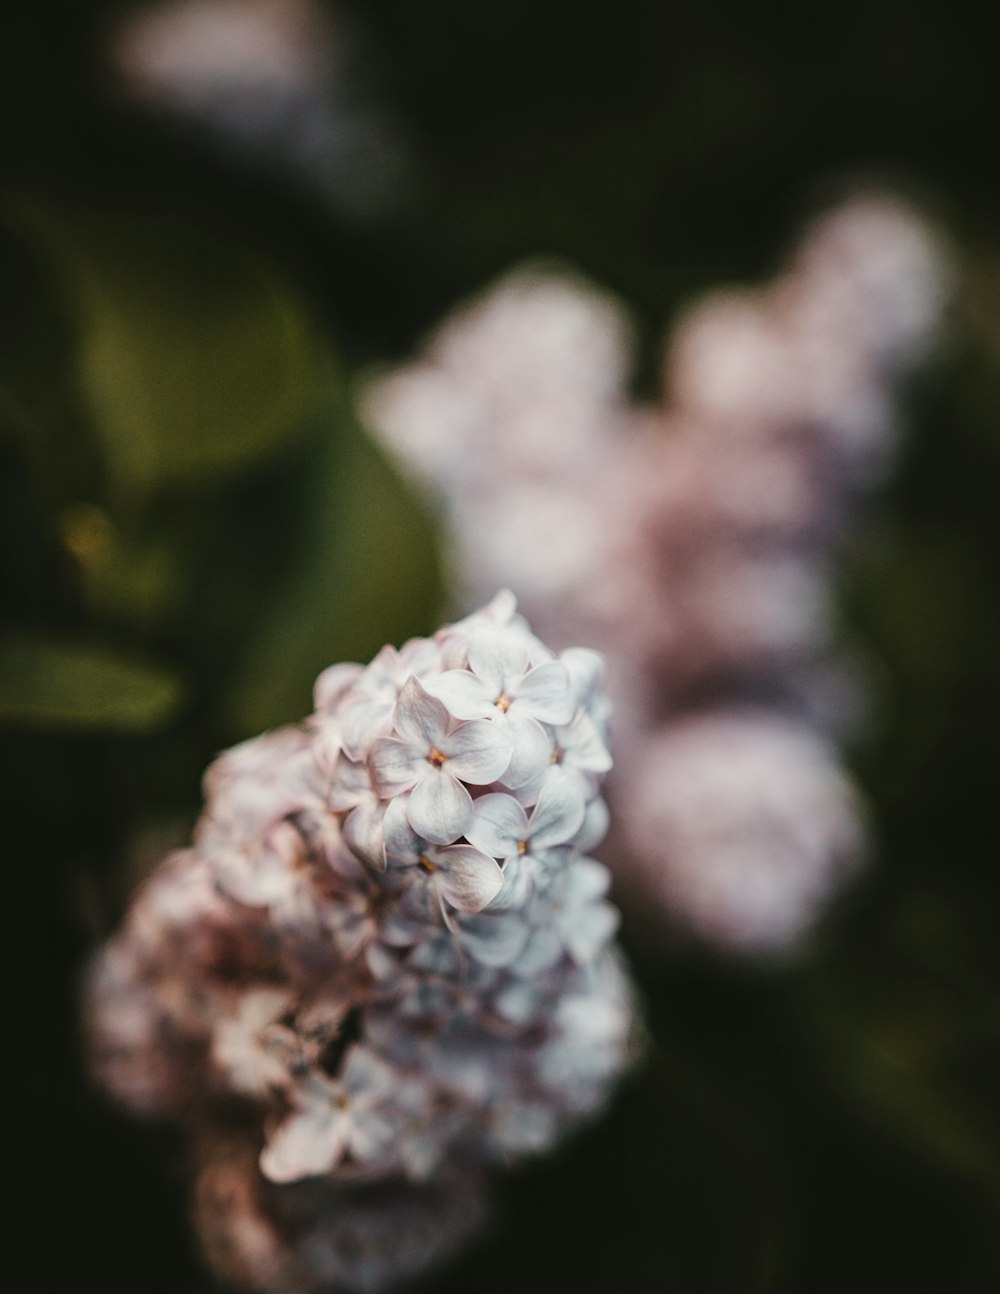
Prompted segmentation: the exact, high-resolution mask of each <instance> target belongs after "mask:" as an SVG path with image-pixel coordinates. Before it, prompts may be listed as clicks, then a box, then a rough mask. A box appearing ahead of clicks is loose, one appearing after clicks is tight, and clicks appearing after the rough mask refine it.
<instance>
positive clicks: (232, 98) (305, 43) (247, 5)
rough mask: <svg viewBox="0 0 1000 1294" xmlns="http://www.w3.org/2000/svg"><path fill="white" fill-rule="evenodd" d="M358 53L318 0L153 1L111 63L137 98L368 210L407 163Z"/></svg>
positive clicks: (114, 47)
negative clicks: (369, 88) (367, 86)
mask: <svg viewBox="0 0 1000 1294" xmlns="http://www.w3.org/2000/svg"><path fill="white" fill-rule="evenodd" d="M356 46H357V41H356V39H355V38H354V36H353V34H352V32H351V31H350V30H349V28H348V24H347V23H345V22H344V21H343V20H339V19H336V20H335V19H334V17H333V15H332V13H331V10H330V8H329V7H328V6H324V5H322V4H320V3H318V2H317V0H158V2H154V3H152V4H147V5H143V6H141V7H138V8H134V9H132V10H130V11H128V12H127V13H126V14H125V15H124V16H123V17H122V19H121V20H120V22H119V23H118V25H117V26H116V27H114V28H113V29H112V31H111V33H110V35H109V59H110V62H111V64H112V67H113V69H114V71H115V73H116V74H117V78H116V79H117V82H118V86H119V88H120V89H121V90H123V91H124V92H125V93H126V94H127V95H128V96H130V97H131V98H133V99H135V100H138V101H139V102H142V103H144V104H146V105H148V106H149V107H151V108H153V109H155V110H158V111H160V112H162V113H166V114H168V115H170V116H174V117H177V118H179V119H180V120H183V121H188V122H191V123H194V124H195V125H196V126H198V127H200V128H201V129H203V130H204V131H205V132H206V133H207V134H208V135H209V136H211V137H213V138H214V139H215V140H217V141H218V142H219V143H221V144H222V145H223V146H224V147H227V148H229V149H231V150H233V151H234V152H236V153H237V154H240V155H242V156H244V157H247V158H250V159H252V160H256V161H259V162H262V163H264V164H265V165H267V166H268V167H270V168H273V169H285V170H288V171H291V172H292V173H293V175H294V177H295V179H296V180H297V181H298V182H299V183H302V184H304V185H307V186H308V187H309V188H311V189H313V190H316V191H318V192H319V193H321V194H322V195H323V196H325V197H327V198H328V199H329V200H330V201H331V202H332V203H334V204H335V205H337V206H339V207H343V208H347V209H348V210H350V211H351V212H352V213H355V214H371V213H372V211H377V210H378V209H380V207H381V206H382V205H383V204H384V202H385V200H386V198H387V196H389V195H390V194H391V193H392V191H393V190H394V188H396V187H397V186H398V184H399V181H400V178H401V175H402V157H401V152H400V147H399V143H398V140H397V139H395V138H394V135H393V133H392V131H391V130H389V128H388V127H387V124H386V122H385V121H384V120H383V119H382V117H381V114H380V112H379V111H378V110H377V109H376V107H375V104H374V100H373V98H372V96H370V95H367V94H366V91H365V86H364V74H363V71H362V70H361V68H360V67H359V64H360V62H361V59H360V57H359V51H358V50H357V48H356Z"/></svg>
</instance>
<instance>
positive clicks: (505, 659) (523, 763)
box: [431, 632, 577, 787]
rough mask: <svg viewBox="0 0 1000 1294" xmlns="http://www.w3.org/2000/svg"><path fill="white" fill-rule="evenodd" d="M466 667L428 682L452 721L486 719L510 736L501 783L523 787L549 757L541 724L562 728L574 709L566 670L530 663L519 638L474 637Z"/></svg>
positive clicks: (506, 635)
mask: <svg viewBox="0 0 1000 1294" xmlns="http://www.w3.org/2000/svg"><path fill="white" fill-rule="evenodd" d="M468 661H469V667H468V669H451V670H447V671H446V672H445V673H444V674H441V675H440V676H439V677H438V678H436V679H434V680H433V682H432V683H431V687H432V688H433V694H434V696H436V697H439V698H440V699H441V700H442V701H443V702H444V704H445V705H446V706H447V707H448V710H449V711H450V712H451V713H452V714H453V715H454V716H455V718H456V719H490V720H491V721H492V722H493V723H494V724H495V726H496V727H498V728H501V729H505V730H506V731H507V732H509V734H510V738H511V742H512V745H513V752H512V755H511V759H510V763H509V766H508V767H507V769H506V772H505V774H504V782H505V783H506V784H507V785H508V786H510V787H519V786H523V785H524V784H525V783H527V782H530V781H531V780H532V778H534V777H537V776H538V775H539V773H541V772H542V770H543V769H544V768H545V766H546V764H548V762H549V760H550V758H551V756H552V743H551V741H550V739H549V736H548V734H547V733H546V731H545V729H544V728H543V726H542V725H543V724H546V723H548V724H567V723H569V722H570V720H571V719H572V717H573V713H574V711H575V710H576V705H577V703H576V696H575V694H574V689H573V683H572V679H571V676H570V672H569V670H568V669H567V668H566V666H565V665H563V664H561V662H559V661H555V660H544V661H542V662H541V663H540V664H534V665H533V664H532V661H531V655H530V652H529V643H528V642H526V641H525V639H524V637H523V636H522V635H521V634H516V633H510V632H508V633H502V632H495V633H491V634H486V633H480V634H477V635H475V636H474V637H473V638H472V640H471V642H470V643H469V655H468Z"/></svg>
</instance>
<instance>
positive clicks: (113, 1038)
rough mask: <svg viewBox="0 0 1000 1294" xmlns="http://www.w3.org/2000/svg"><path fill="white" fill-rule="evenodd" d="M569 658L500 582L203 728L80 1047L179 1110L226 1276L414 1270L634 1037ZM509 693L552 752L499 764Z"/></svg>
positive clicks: (592, 664)
mask: <svg viewBox="0 0 1000 1294" xmlns="http://www.w3.org/2000/svg"><path fill="white" fill-rule="evenodd" d="M565 656H566V661H567V662H568V663H563V662H562V661H560V660H558V659H557V658H556V657H555V655H554V654H553V653H552V652H550V651H549V650H548V649H547V648H545V647H544V646H543V645H542V643H541V642H540V641H539V640H538V639H537V638H535V637H534V635H533V634H532V633H531V632H530V630H529V629H528V626H527V623H526V622H525V621H524V620H523V619H522V618H521V617H520V616H518V615H517V614H516V611H515V603H514V601H513V599H512V598H511V597H510V596H509V595H501V596H500V597H498V598H497V599H495V600H494V602H493V603H491V604H490V605H489V606H488V607H486V608H484V609H483V610H482V611H481V612H478V613H476V614H474V615H472V616H469V617H467V618H466V619H465V620H464V621H462V622H460V623H459V624H457V625H454V626H450V627H448V628H446V629H443V630H441V631H440V632H439V633H438V634H437V635H435V637H434V638H433V639H431V640H427V641H426V642H423V643H411V644H408V645H407V647H406V648H404V649H403V651H402V652H401V653H399V654H395V653H391V654H386V653H383V654H382V655H381V656H380V657H379V658H378V661H377V663H376V665H375V666H369V667H368V669H362V668H361V667H360V666H358V667H351V668H335V669H334V670H328V671H327V672H326V673H325V674H323V675H322V676H321V678H320V680H319V681H318V683H317V688H316V700H317V709H316V711H315V713H314V714H313V715H312V716H311V717H310V718H309V719H308V720H307V721H306V722H305V723H304V724H303V725H302V726H301V727H298V728H290V729H287V730H284V731H282V732H279V733H271V734H266V735H265V736H263V737H260V738H257V739H255V740H253V741H250V742H245V743H244V744H243V745H241V746H238V747H236V748H235V749H234V750H231V751H228V752H226V753H225V754H223V755H222V756H220V758H219V759H218V760H217V761H216V763H215V764H214V765H213V766H212V768H211V769H210V770H209V771H208V774H207V775H206V778H205V789H206V795H207V802H206V805H205V810H204V813H203V815H202V818H201V820H200V822H199V824H198V828H197V830H196V833H195V844H194V846H193V848H192V849H190V850H186V851H182V852H180V853H178V854H176V855H174V856H172V857H171V858H169V859H168V860H167V861H166V862H165V863H164V864H163V865H162V866H161V868H160V869H159V870H158V871H157V872H156V873H155V874H154V875H153V876H152V877H151V878H150V880H149V881H148V882H147V884H146V885H145V886H144V887H143V889H142V890H141V891H140V892H139V894H138V895H137V896H136V899H135V901H134V904H133V906H132V908H131V910H130V912H129V914H128V917H127V920H126V922H125V924H124V926H123V928H122V930H121V931H120V933H119V934H118V935H117V936H115V937H114V938H113V939H112V940H111V941H110V942H109V943H108V945H107V946H106V947H105V948H104V949H103V950H102V951H101V953H100V955H99V956H98V957H97V958H96V960H95V963H94V966H93V970H92V972H91V976H90V981H89V990H88V1017H89V1027H90V1036H91V1054H92V1057H93V1065H94V1070H95V1073H96V1075H97V1077H98V1078H99V1079H100V1081H101V1082H102V1083H103V1085H104V1086H105V1087H106V1088H107V1089H108V1090H109V1091H110V1092H112V1093H113V1094H114V1095H115V1096H117V1097H118V1098H119V1099H120V1100H121V1101H123V1102H124V1103H125V1104H126V1105H128V1106H130V1107H131V1108H133V1109H134V1110H136V1111H137V1112H139V1113H143V1114H154V1115H160V1116H169V1117H172V1118H174V1119H177V1120H179V1121H180V1122H181V1123H182V1124H183V1125H185V1126H186V1127H187V1128H188V1129H189V1131H190V1134H191V1136H192V1138H193V1140H194V1156H195V1159H196V1161H197V1162H198V1163H199V1164H200V1165H201V1167H200V1168H199V1170H198V1180H197V1184H196V1214H197V1217H198V1219H199V1225H200V1228H201V1231H202V1235H203V1242H204V1247H205V1252H206V1254H207V1255H208V1257H209V1260H210V1261H211V1262H212V1264H213V1265H214V1267H215V1268H216V1269H217V1271H218V1273H219V1275H220V1276H221V1277H222V1278H223V1279H225V1280H227V1281H229V1282H231V1283H234V1284H238V1285H244V1286H247V1287H250V1288H256V1289H260V1290H267V1291H275V1292H277V1294H284V1292H285V1291H293V1290H294V1291H296V1292H298V1291H302V1290H309V1291H312V1290H316V1291H320V1290H325V1289H328V1288H330V1287H331V1282H333V1283H335V1287H336V1288H338V1289H349V1290H360V1291H364V1290H379V1289H382V1288H384V1287H385V1286H386V1285H387V1284H390V1283H392V1282H393V1281H394V1280H396V1279H398V1278H401V1277H403V1276H406V1275H411V1274H412V1273H414V1272H416V1271H417V1270H419V1269H421V1268H422V1267H424V1266H425V1265H426V1264H427V1263H428V1262H430V1261H431V1260H433V1259H434V1258H436V1257H437V1256H439V1255H441V1254H443V1253H444V1252H445V1251H446V1250H447V1248H448V1247H449V1246H450V1245H451V1244H452V1243H454V1242H456V1241H457V1240H458V1239H459V1238H460V1237H461V1236H463V1235H465V1234H466V1233H467V1232H468V1230H469V1229H470V1228H471V1227H472V1226H473V1225H474V1223H475V1222H476V1221H477V1220H478V1218H479V1217H480V1215H481V1214H482V1211H483V1193H484V1189H485V1183H486V1169H487V1167H488V1165H489V1164H491V1163H492V1162H494V1161H497V1162H503V1163H507V1162H510V1160H511V1159H513V1158H515V1157H517V1156H520V1155H524V1154H527V1153H537V1152H540V1151H543V1150H545V1149H546V1148H547V1147H548V1146H549V1145H551V1143H552V1142H553V1141H554V1140H555V1139H556V1138H557V1137H558V1136H559V1135H561V1134H562V1133H563V1132H564V1131H565V1130H566V1129H568V1128H569V1127H571V1126H572V1125H573V1124H574V1123H576V1122H578V1121H579V1120H580V1119H581V1118H583V1117H585V1116H587V1115H590V1114H592V1113H594V1112H595V1111H596V1110H597V1109H598V1108H599V1107H600V1105H601V1104H602V1102H603V1101H604V1100H605V1098H606V1097H607V1095H608V1092H609V1090H610V1085H611V1083H612V1082H613V1080H614V1078H615V1077H616V1076H617V1075H618V1074H620V1072H621V1071H622V1069H623V1068H624V1066H625V1064H626V1063H627V1061H628V1059H629V1057H630V1054H631V1051H632V1048H633V1039H634V1026H633V1022H632V1006H631V991H630V988H629V985H628V980H627V977H626V975H625V973H624V970H623V968H622V966H621V963H620V960H619V958H618V955H617V953H616V951H615V949H614V947H613V945H612V943H611V940H612V936H613V934H614V931H615V928H616V925H617V914H616V912H615V910H614V909H613V908H612V907H611V905H610V904H609V903H608V902H607V900H606V897H605V895H606V891H607V886H608V880H609V878H608V874H607V870H606V868H605V867H604V866H603V864H601V863H598V862H596V861H595V860H594V859H592V858H588V857H587V856H585V854H584V853H583V852H582V844H583V842H589V841H590V840H595V841H596V839H597V838H598V837H599V835H600V829H601V828H602V827H603V825H604V814H603V802H602V801H601V799H600V775H601V773H602V772H603V771H604V768H605V767H606V764H607V762H608V760H607V757H606V748H605V747H604V745H603V743H602V742H601V741H600V739H599V737H598V736H597V735H596V734H597V724H598V723H601V724H603V721H604V716H603V701H602V696H601V691H600V687H599V685H598V682H597V679H596V673H597V666H598V661H597V660H596V658H595V657H594V656H593V654H591V653H582V652H581V653H570V652H567V653H565ZM435 662H436V668H434V664H435ZM498 663H502V666H503V667H502V668H500V664H498ZM493 665H497V669H498V670H499V672H498V673H497V672H496V671H494V672H493V673H491V672H490V671H491V668H492V666H493ZM417 671H419V673H420V677H419V678H418V677H417ZM460 674H464V675H465V676H466V680H465V684H464V686H463V685H461V684H460V682H459V679H458V676H459V675H460ZM486 683H489V688H488V690H490V689H492V687H493V685H494V684H495V683H496V684H497V685H498V686H501V687H502V688H503V689H505V691H504V692H503V693H502V694H501V695H500V696H498V697H496V698H494V699H493V701H491V702H490V705H489V706H488V707H485V706H483V705H482V704H481V697H480V695H479V693H480V690H481V689H482V687H483V686H484V684H486ZM390 693H391V694H392V695H391V696H390V695H389V694H390ZM451 696H455V697H458V698H459V699H460V700H465V701H467V700H468V699H469V697H472V698H474V700H475V706H474V707H473V708H475V710H476V715H475V716H474V717H471V718H468V717H466V713H467V710H468V708H469V707H468V706H467V705H464V704H458V705H456V706H455V707H454V708H449V700H448V698H449V697H451ZM441 698H444V699H441ZM504 698H507V699H506V700H504ZM390 700H391V702H392V704H391V705H390V704H388V703H389V701H390ZM515 705H521V706H523V707H524V709H525V710H526V712H527V713H526V717H525V720H524V721H525V722H526V723H528V724H530V725H533V729H535V730H537V734H538V737H539V738H540V740H541V742H542V743H543V745H544V755H545V761H546V764H547V765H549V767H550V769H551V771H550V774H549V775H548V776H544V777H542V776H539V777H536V778H535V779H534V780H533V781H532V782H530V783H529V782H527V781H525V780H523V779H522V778H521V777H520V776H517V777H516V778H515V779H514V780H513V781H511V780H508V779H509V776H510V775H509V769H510V767H511V765H512V756H513V755H514V753H515V751H516V748H517V742H518V736H517V731H518V730H517V727H516V725H513V724H512V723H511V722H510V719H509V714H510V712H511V711H512V710H513V709H514V707H515ZM366 727H367V731H366ZM579 733H582V734H583V736H582V737H579V736H575V734H579ZM560 743H563V745H560ZM574 749H575V750H577V752H578V763H579V765H580V767H579V768H577V769H573V768H569V767H567V768H563V767H561V766H560V764H559V763H558V758H557V756H558V753H559V752H560V751H564V750H565V752H566V753H568V752H569V751H572V750H574ZM554 760H555V761H556V762H553V761H554ZM598 806H600V807H598ZM359 819H360V823H361V825H354V827H353V830H349V828H351V826H352V824H358V822H359ZM595 824H596V825H595ZM567 1001H568V1002H572V1003H576V1004H578V1005H579V1010H580V1012H581V1016H580V1019H576V1017H574V1016H573V1014H572V1012H570V1013H569V1014H566V1012H565V1011H564V1010H563V1004H564V1003H565V1002H567ZM588 1011H589V1012H590V1014H591V1016H592V1020H589V1021H588V1020H587V1019H586V1018H585V1017H586V1016H587V1013H588ZM590 1047H593V1049H594V1053H595V1054H594V1055H589V1054H584V1055H580V1054H578V1053H579V1052H580V1051H581V1049H582V1051H583V1052H584V1053H587V1052H588V1049H589V1048H590ZM456 1192H457V1193H458V1194H457V1195H454V1193H456ZM453 1195H454V1197H453ZM428 1229H430V1231H432V1232H433V1233H434V1234H433V1237H431V1236H429V1235H428V1234H427V1233H428Z"/></svg>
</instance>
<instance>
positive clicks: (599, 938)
mask: <svg viewBox="0 0 1000 1294" xmlns="http://www.w3.org/2000/svg"><path fill="white" fill-rule="evenodd" d="M617 929H618V912H617V909H615V908H613V907H612V906H611V904H610V903H603V902H601V903H591V904H588V906H587V907H584V908H580V909H579V910H577V911H575V912H574V913H573V918H572V920H567V921H566V922H565V923H563V925H562V926H561V927H560V933H561V935H562V938H563V943H564V944H565V945H566V950H567V952H568V953H569V955H570V956H571V957H572V958H573V960H574V961H575V962H576V964H577V965H578V966H587V965H589V964H590V963H591V962H592V961H593V960H594V958H595V957H596V956H597V954H598V953H599V952H600V951H601V949H602V948H603V947H604V945H605V944H606V943H607V942H608V940H609V939H610V938H611V936H612V935H613V934H614V933H615V931H616V930H617Z"/></svg>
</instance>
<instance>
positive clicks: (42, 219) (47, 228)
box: [10, 198, 319, 507]
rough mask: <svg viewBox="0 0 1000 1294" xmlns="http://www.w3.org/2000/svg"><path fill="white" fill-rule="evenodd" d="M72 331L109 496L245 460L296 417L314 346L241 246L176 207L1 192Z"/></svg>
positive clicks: (284, 432)
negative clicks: (114, 207) (109, 205)
mask: <svg viewBox="0 0 1000 1294" xmlns="http://www.w3.org/2000/svg"><path fill="white" fill-rule="evenodd" d="M10 209H11V212H12V214H13V217H14V219H15V222H16V224H17V226H18V228H19V230H20V231H21V232H22V233H23V235H24V236H26V237H27V239H28V241H29V242H30V243H31V245H32V246H33V247H34V248H35V249H36V250H37V251H38V252H39V253H40V254H41V256H42V257H43V259H44V262H45V267H46V269H47V271H48V272H49V273H50V274H51V275H54V276H55V278H56V280H57V281H58V284H59V286H60V288H61V290H62V293H63V296H64V297H65V299H67V300H68V301H70V302H71V303H72V307H73V309H74V311H75V316H76V322H77V327H78V335H79V347H78V353H77V354H78V361H77V362H78V370H79V374H78V375H79V382H80V387H81V391H82V394H83V399H84V402H85V404H86V406H87V409H88V411H89V414H90V420H91V423H92V426H93V430H94V433H95V435H96V437H97V439H98V441H99V443H100V445H101V449H102V451H103V458H104V463H105V470H106V473H107V480H108V484H109V487H110V491H111V496H112V502H113V503H115V504H117V505H118V506H119V507H122V506H124V505H128V506H129V507H134V506H135V505H136V504H137V503H139V502H141V501H142V499H144V498H145V497H146V496H147V495H148V494H149V493H150V492H151V491H152V490H154V489H155V488H157V487H160V486H164V485H167V486H169V485H173V484H177V483H189V482H192V481H198V482H205V481H208V482H210V481H212V480H213V479H214V478H215V477H216V476H217V475H228V474H232V473H233V472H235V471H237V470H241V469H243V468H245V467H248V466H252V465H255V464H256V463H258V462H259V461H261V460H262V459H263V458H265V457H266V456H267V455H269V454H271V453H273V452H274V451H275V450H276V449H278V448H280V447H281V446H282V445H284V444H285V443H286V442H287V441H289V440H290V439H294V438H295V436H296V435H297V433H298V432H299V430H300V428H301V422H302V418H303V413H304V411H305V410H306V409H307V408H308V407H309V406H310V405H311V403H312V401H313V400H314V399H315V386H314V382H315V377H316V371H317V366H318V360H319V346H318V344H317V338H316V337H315V336H314V334H313V331H312V328H311V324H310V320H309V318H308V315H307V312H306V310H305V308H304V306H303V303H302V302H301V301H300V300H299V299H298V298H297V297H296V296H295V294H294V293H293V292H292V291H291V290H290V289H289V287H288V286H287V285H286V284H285V283H284V282H283V281H282V280H281V279H280V277H279V276H278V275H277V274H276V273H275V272H274V270H273V269H272V268H271V267H270V266H269V265H268V264H267V263H266V262H265V261H264V260H263V259H262V258H261V257H260V256H259V254H257V253H256V252H255V251H253V250H252V249H251V248H249V247H247V246H244V245H242V244H241V243H239V242H238V241H234V240H233V239H232V238H230V237H226V236H224V235H223V234H221V233H219V232H216V231H213V230H212V229H210V228H208V227H206V226H204V225H195V224H194V223H193V222H190V221H187V220H185V219H184V218H182V217H180V216H175V215H170V214H164V213H159V212H156V213H150V212H141V211H129V212H117V211H109V210H98V209H96V208H85V209H78V208H75V207H70V206H68V205H60V204H57V203H55V202H52V201H50V200H41V199H36V198H32V199H30V200H21V201H19V202H17V203H16V204H10Z"/></svg>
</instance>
